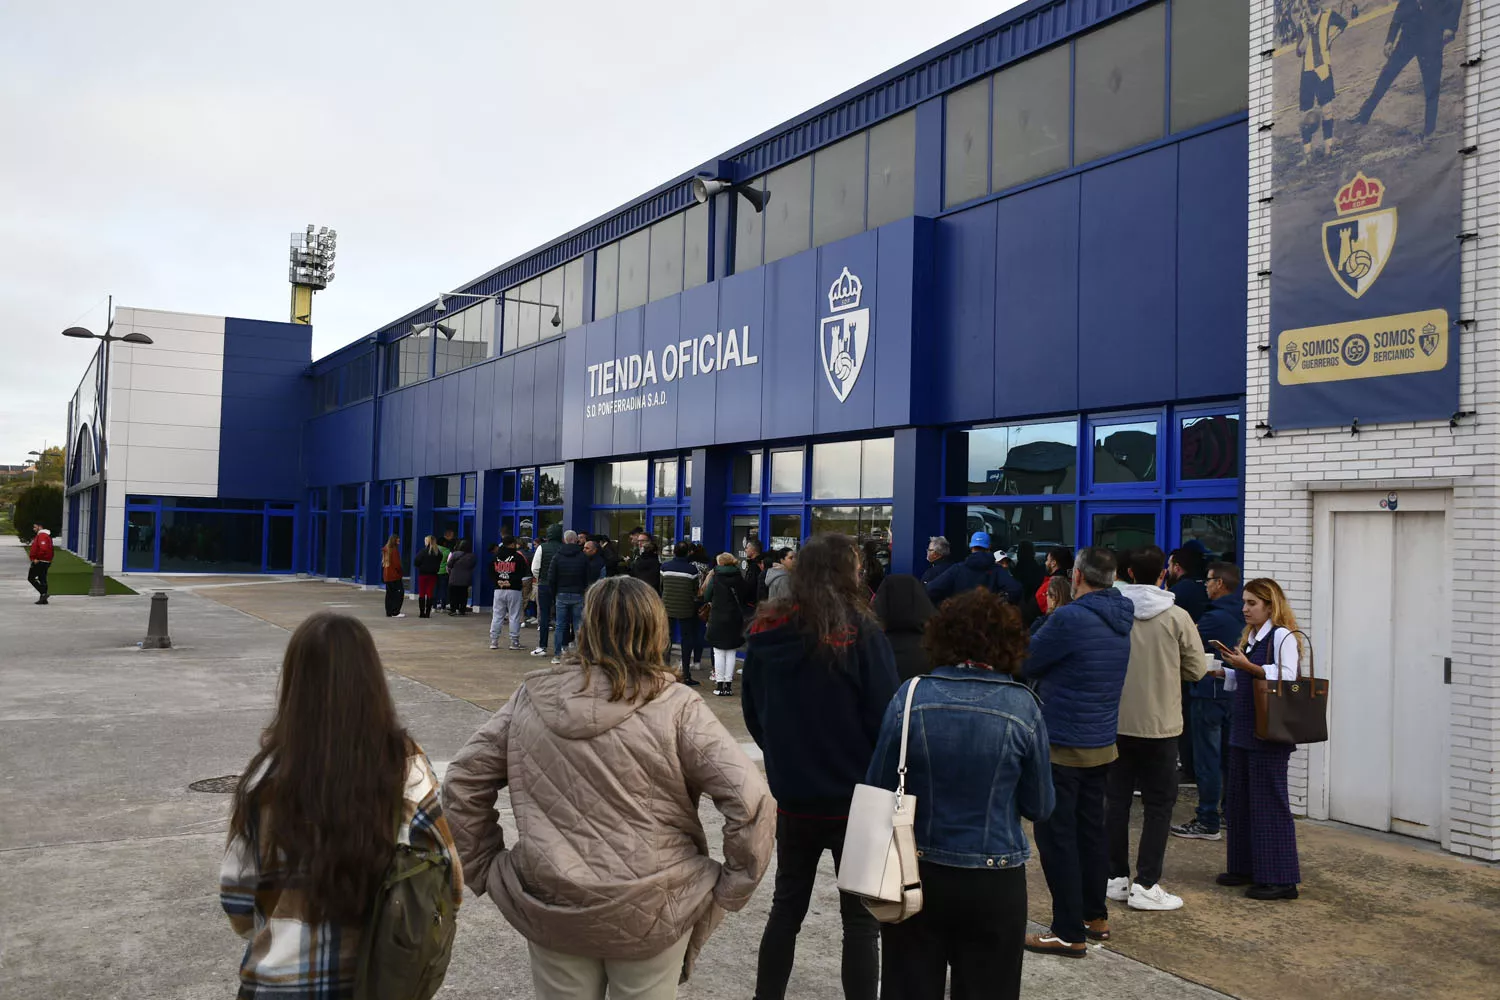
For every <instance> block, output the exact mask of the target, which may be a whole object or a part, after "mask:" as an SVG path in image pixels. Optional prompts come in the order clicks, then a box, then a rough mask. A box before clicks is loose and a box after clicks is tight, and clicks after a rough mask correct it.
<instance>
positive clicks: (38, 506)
mask: <svg viewBox="0 0 1500 1000" xmlns="http://www.w3.org/2000/svg"><path fill="white" fill-rule="evenodd" d="M62 514H63V495H62V489H61V488H60V487H57V486H53V485H51V484H50V483H48V484H43V485H37V486H31V487H28V488H27V489H25V490H23V491H22V492H21V495H20V496H19V497H17V498H16V513H15V526H16V534H17V535H19V536H20V538H21V541H23V542H29V541H31V536H32V531H31V526H32V525H33V524H40V525H42V526H43V527H45V528H47V530H49V531H51V532H52V533H53V534H54V535H56V534H59V533H61V531H62Z"/></svg>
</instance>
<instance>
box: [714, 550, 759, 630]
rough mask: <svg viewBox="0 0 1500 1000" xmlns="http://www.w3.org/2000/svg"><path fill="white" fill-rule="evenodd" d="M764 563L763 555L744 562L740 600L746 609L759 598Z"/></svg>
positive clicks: (753, 604) (751, 606)
mask: <svg viewBox="0 0 1500 1000" xmlns="http://www.w3.org/2000/svg"><path fill="white" fill-rule="evenodd" d="M765 561H766V557H765V553H761V554H760V555H758V556H756V557H755V558H754V559H746V560H745V574H744V576H745V590H744V593H743V594H742V595H741V597H740V600H741V601H743V602H744V604H745V606H746V607H749V608H753V607H755V602H756V601H757V600H759V598H760V578H761V577H762V576H763V575H764V574H765V572H766V567H765ZM719 648H720V649H725V648H727V647H725V646H720V647H719Z"/></svg>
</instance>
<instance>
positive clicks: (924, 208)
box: [912, 97, 943, 218]
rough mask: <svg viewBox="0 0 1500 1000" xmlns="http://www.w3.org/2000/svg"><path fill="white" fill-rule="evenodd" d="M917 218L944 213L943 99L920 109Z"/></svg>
mask: <svg viewBox="0 0 1500 1000" xmlns="http://www.w3.org/2000/svg"><path fill="white" fill-rule="evenodd" d="M914 181H915V185H914V192H913V193H914V195H915V204H914V205H913V212H912V214H913V215H916V216H923V217H928V218H930V217H932V216H934V215H937V214H938V213H939V212H941V211H942V210H943V99H942V98H941V97H934V98H932V99H930V100H927V101H923V102H922V103H921V104H918V105H917V165H916V176H915V177H914Z"/></svg>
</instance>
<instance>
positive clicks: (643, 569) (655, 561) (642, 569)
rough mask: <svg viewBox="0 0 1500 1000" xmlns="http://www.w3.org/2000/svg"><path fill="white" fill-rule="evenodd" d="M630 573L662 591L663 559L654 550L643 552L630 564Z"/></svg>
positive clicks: (653, 588) (652, 587)
mask: <svg viewBox="0 0 1500 1000" xmlns="http://www.w3.org/2000/svg"><path fill="white" fill-rule="evenodd" d="M630 575H631V576H633V577H635V578H636V579H637V580H640V581H641V582H642V583H644V584H646V585H647V586H648V587H650V588H651V589H652V590H654V591H656V592H657V593H658V594H659V593H661V560H660V559H659V558H657V556H656V553H654V552H642V553H641V554H640V555H638V556H636V557H635V562H633V563H631V564H630Z"/></svg>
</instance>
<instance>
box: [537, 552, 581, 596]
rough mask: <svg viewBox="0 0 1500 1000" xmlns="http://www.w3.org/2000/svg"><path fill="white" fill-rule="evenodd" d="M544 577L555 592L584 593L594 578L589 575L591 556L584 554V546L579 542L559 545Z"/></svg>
mask: <svg viewBox="0 0 1500 1000" xmlns="http://www.w3.org/2000/svg"><path fill="white" fill-rule="evenodd" d="M543 558H545V556H544V557H543ZM543 579H544V580H545V582H546V584H547V586H549V587H551V588H552V592H553V593H554V594H582V593H583V592H584V591H585V590H587V589H588V588H589V584H590V583H592V582H593V579H592V578H591V577H590V576H589V557H588V556H586V555H584V554H583V546H582V545H579V544H578V543H577V542H574V543H573V544H572V545H562V546H559V547H558V549H557V553H556V554H555V555H553V557H552V562H551V563H550V564H549V565H548V566H547V575H546V576H545V577H543Z"/></svg>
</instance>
